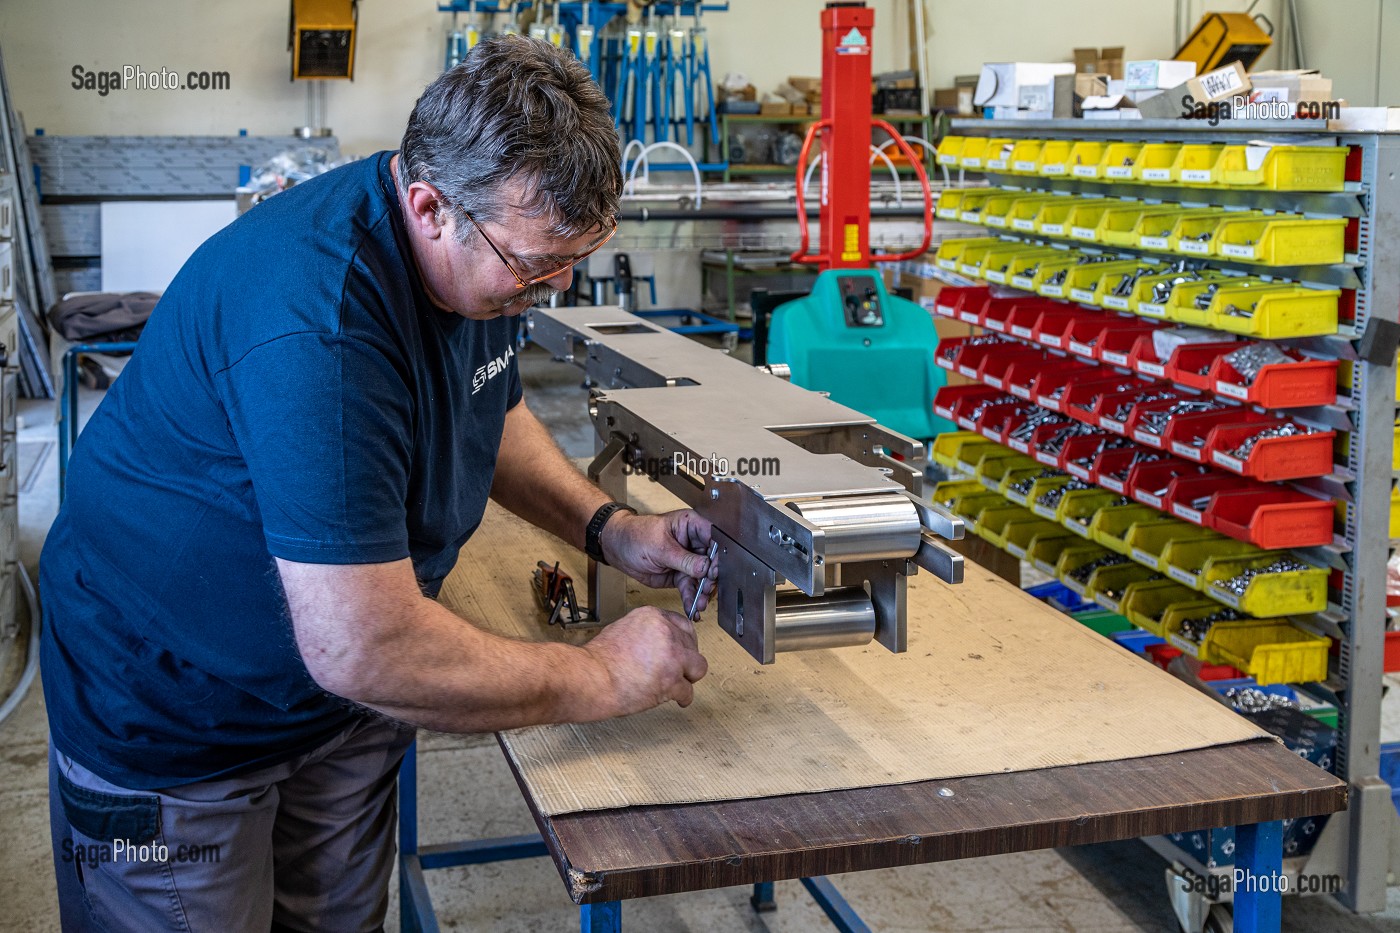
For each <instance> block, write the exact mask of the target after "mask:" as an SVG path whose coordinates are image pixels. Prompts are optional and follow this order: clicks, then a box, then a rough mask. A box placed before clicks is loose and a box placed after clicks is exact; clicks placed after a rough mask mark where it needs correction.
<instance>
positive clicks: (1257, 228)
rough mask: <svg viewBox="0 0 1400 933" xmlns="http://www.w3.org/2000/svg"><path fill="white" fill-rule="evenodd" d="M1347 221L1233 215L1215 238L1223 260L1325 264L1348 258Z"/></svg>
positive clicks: (1301, 264) (1216, 232)
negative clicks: (1346, 246) (1346, 247)
mask: <svg viewBox="0 0 1400 933" xmlns="http://www.w3.org/2000/svg"><path fill="white" fill-rule="evenodd" d="M1346 228H1347V222H1346V220H1345V219H1344V218H1341V217H1296V216H1286V215H1278V214H1275V215H1274V216H1272V217H1245V218H1238V219H1235V218H1231V219H1229V220H1224V221H1221V223H1220V226H1219V227H1217V228H1216V230H1215V236H1214V238H1213V243H1214V249H1215V255H1217V256H1219V257H1221V258H1222V259H1239V260H1243V261H1244V262H1257V263H1263V264H1264V265H1267V266H1324V265H1331V264H1332V263H1337V262H1341V261H1342V260H1344V259H1345V258H1346V254H1345V237H1346Z"/></svg>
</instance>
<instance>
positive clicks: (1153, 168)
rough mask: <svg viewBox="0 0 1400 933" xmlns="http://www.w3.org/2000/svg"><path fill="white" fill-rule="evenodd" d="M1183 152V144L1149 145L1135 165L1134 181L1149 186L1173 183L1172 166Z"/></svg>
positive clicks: (1140, 154) (1144, 147)
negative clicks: (1179, 153) (1177, 156)
mask: <svg viewBox="0 0 1400 933" xmlns="http://www.w3.org/2000/svg"><path fill="white" fill-rule="evenodd" d="M1180 151H1181V143H1147V144H1146V145H1144V146H1143V147H1142V151H1141V152H1139V153H1138V157H1137V161H1136V162H1135V163H1134V164H1133V180H1134V181H1139V182H1142V183H1143V184H1148V185H1165V184H1170V183H1171V182H1172V180H1173V179H1172V165H1173V164H1175V162H1176V155H1177V153H1178V152H1180Z"/></svg>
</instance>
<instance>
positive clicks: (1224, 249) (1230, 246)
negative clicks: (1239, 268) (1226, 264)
mask: <svg viewBox="0 0 1400 933" xmlns="http://www.w3.org/2000/svg"><path fill="white" fill-rule="evenodd" d="M1220 255H1222V256H1234V257H1235V258H1237V259H1253V258H1254V247H1253V246H1252V245H1246V244H1244V243H1221V244H1220Z"/></svg>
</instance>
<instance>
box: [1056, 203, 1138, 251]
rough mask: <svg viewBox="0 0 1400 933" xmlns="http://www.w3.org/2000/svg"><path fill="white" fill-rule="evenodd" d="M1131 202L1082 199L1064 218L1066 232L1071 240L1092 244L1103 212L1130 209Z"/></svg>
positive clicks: (1096, 235) (1097, 233)
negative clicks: (1111, 209) (1112, 209)
mask: <svg viewBox="0 0 1400 933" xmlns="http://www.w3.org/2000/svg"><path fill="white" fill-rule="evenodd" d="M1132 206H1133V205H1132V202H1128V201H1120V200H1118V199H1117V198H1084V199H1083V200H1081V201H1080V202H1079V203H1078V204H1076V205H1075V207H1074V210H1072V211H1070V214H1069V217H1068V218H1066V220H1065V224H1066V232H1067V233H1068V234H1069V238H1070V239H1071V240H1084V241H1085V242H1088V243H1093V242H1095V241H1096V240H1097V239H1098V236H1099V222H1100V221H1101V220H1103V215H1104V212H1105V211H1107V210H1109V209H1110V208H1114V209H1117V210H1125V209H1131V208H1132Z"/></svg>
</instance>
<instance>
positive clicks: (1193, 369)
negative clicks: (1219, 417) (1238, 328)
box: [1164, 340, 1242, 392]
mask: <svg viewBox="0 0 1400 933" xmlns="http://www.w3.org/2000/svg"><path fill="white" fill-rule="evenodd" d="M1240 346H1242V344H1241V343H1240V342H1239V341H1237V340H1230V341H1221V342H1219V343H1185V344H1182V345H1181V346H1179V347H1177V348H1176V349H1175V350H1174V351H1172V356H1171V359H1169V360H1167V364H1166V368H1165V371H1164V375H1165V376H1166V378H1168V379H1170V380H1171V381H1172V382H1175V383H1176V384H1177V385H1183V386H1186V387H1187V388H1191V389H1198V390H1200V391H1202V392H1209V391H1211V390H1212V389H1213V388H1214V386H1215V379H1214V377H1213V376H1212V375H1211V374H1212V373H1213V372H1214V370H1215V364H1216V361H1218V360H1219V359H1220V357H1222V356H1224V355H1225V354H1226V353H1229V352H1231V351H1232V350H1238V349H1239V348H1240Z"/></svg>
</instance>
